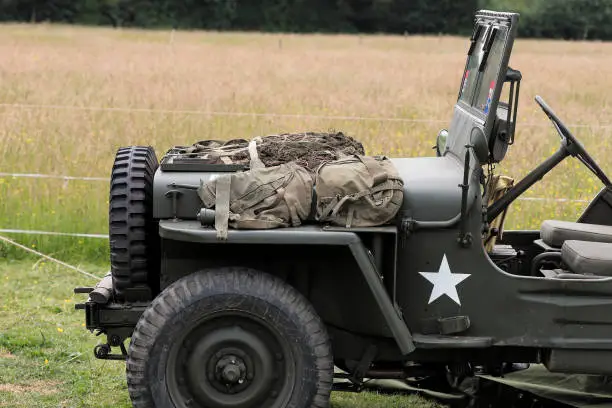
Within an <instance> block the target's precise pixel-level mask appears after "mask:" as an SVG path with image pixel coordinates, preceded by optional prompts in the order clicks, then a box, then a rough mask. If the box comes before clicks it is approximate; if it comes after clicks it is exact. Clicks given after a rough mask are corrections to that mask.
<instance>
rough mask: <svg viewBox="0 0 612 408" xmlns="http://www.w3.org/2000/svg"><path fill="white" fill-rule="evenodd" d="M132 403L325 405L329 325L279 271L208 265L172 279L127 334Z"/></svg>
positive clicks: (145, 407) (262, 407)
mask: <svg viewBox="0 0 612 408" xmlns="http://www.w3.org/2000/svg"><path fill="white" fill-rule="evenodd" d="M126 372H127V384H128V391H129V394H130V398H131V400H132V403H133V405H134V407H138V408H153V407H168V408H175V407H176V408H178V407H180V408H184V407H190V408H191V407H193V408H195V407H206V408H285V407H291V408H326V407H328V406H329V398H330V393H331V387H332V380H333V359H332V352H331V344H330V340H329V337H328V334H327V331H326V328H325V325H324V324H323V322H322V321H321V319H320V318H319V317H318V315H317V314H316V312H315V310H314V308H313V307H312V306H311V305H310V303H309V302H308V301H307V300H306V299H305V298H304V297H303V296H302V295H301V294H300V293H299V292H297V291H296V290H295V289H294V288H292V287H291V286H289V285H288V284H286V283H285V282H283V281H281V280H280V279H278V278H276V277H274V276H271V275H268V274H265V273H262V272H257V271H253V270H250V269H245V268H220V269H216V270H205V271H201V272H197V273H194V274H192V275H188V276H186V277H184V278H181V279H179V280H178V281H176V282H174V283H173V284H172V285H170V286H169V287H167V288H166V289H165V290H164V291H163V292H162V293H161V294H160V295H159V296H158V297H157V298H155V300H154V301H153V302H152V303H151V305H150V306H149V307H148V308H147V310H146V311H145V312H144V313H143V315H142V316H141V318H140V320H139V322H138V324H137V325H136V328H135V330H134V333H133V335H132V339H131V342H130V347H129V350H128V360H127V365H126Z"/></svg>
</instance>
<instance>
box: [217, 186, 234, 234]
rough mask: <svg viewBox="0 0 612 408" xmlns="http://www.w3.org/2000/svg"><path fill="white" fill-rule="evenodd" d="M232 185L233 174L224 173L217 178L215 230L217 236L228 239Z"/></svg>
mask: <svg viewBox="0 0 612 408" xmlns="http://www.w3.org/2000/svg"><path fill="white" fill-rule="evenodd" d="M231 187H232V176H231V175H230V174H224V175H222V176H220V177H219V178H218V179H217V182H216V186H215V197H216V200H215V201H216V203H215V230H217V238H218V239H221V240H224V241H225V240H226V239H227V230H228V228H229V215H230V189H231Z"/></svg>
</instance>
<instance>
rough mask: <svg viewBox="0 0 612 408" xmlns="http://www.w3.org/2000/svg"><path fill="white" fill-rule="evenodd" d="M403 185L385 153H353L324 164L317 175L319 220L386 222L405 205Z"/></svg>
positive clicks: (356, 224) (357, 224) (366, 224)
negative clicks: (381, 154)
mask: <svg viewBox="0 0 612 408" xmlns="http://www.w3.org/2000/svg"><path fill="white" fill-rule="evenodd" d="M403 186H404V183H403V181H402V179H401V178H400V176H399V173H398V172H397V169H396V168H395V166H394V165H393V163H392V162H391V160H389V159H388V158H387V157H384V156H380V157H371V156H362V155H352V156H347V157H344V158H341V159H338V160H334V161H330V162H326V163H323V164H321V165H320V166H319V167H318V168H317V170H316V175H315V194H316V216H315V219H316V220H317V221H320V222H329V223H331V224H333V225H339V226H344V227H346V228H350V227H351V226H353V227H372V226H377V225H383V224H386V223H388V222H389V221H390V220H392V219H393V218H394V217H395V215H396V214H397V212H398V211H399V209H400V207H401V205H402V201H403V198H404V194H403Z"/></svg>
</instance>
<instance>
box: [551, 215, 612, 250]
mask: <svg viewBox="0 0 612 408" xmlns="http://www.w3.org/2000/svg"><path fill="white" fill-rule="evenodd" d="M540 238H542V241H544V242H545V243H546V244H548V245H550V246H552V247H557V248H559V247H561V245H563V242H564V241H567V240H576V241H595V242H612V226H610V225H597V224H584V223H578V222H570V221H557V220H546V221H544V222H543V223H542V227H541V228H540Z"/></svg>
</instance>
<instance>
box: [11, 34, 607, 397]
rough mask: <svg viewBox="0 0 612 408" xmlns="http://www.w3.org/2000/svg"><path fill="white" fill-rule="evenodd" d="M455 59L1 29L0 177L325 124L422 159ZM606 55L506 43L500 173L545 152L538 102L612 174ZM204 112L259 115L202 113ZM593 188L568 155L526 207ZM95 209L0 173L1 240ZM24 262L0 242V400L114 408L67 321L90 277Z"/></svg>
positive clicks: (553, 213)
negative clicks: (506, 117) (506, 115)
mask: <svg viewBox="0 0 612 408" xmlns="http://www.w3.org/2000/svg"><path fill="white" fill-rule="evenodd" d="M466 50H467V43H466V40H465V39H462V38H452V37H390V36H363V37H358V36H344V35H339V36H319V35H308V36H297V35H296V36H293V35H264V34H239V33H235V34H220V33H201V32H177V33H170V32H162V31H156V32H152V31H139V30H111V29H102V28H80V27H64V26H47V25H38V26H30V25H3V26H0V119H1V120H0V151H2V160H1V161H0V172H7V173H44V174H61V175H72V176H93V177H107V176H108V175H109V171H110V167H111V164H112V161H113V158H114V153H115V151H116V149H117V148H118V147H119V146H125V145H131V144H150V145H153V146H154V147H155V148H156V150H157V152H158V155H159V154H161V153H163V152H164V151H165V150H167V149H168V148H170V147H171V146H173V145H177V144H191V143H193V142H195V141H198V140H203V139H210V138H219V139H229V138H235V137H242V138H250V137H253V136H256V135H264V134H270V133H279V132H292V131H308V130H329V129H335V130H341V131H344V132H345V133H348V134H350V135H351V136H354V137H356V138H357V139H359V140H361V141H362V142H363V143H364V145H365V146H366V148H367V151H368V153H370V154H377V153H384V154H387V155H388V156H392V157H398V156H417V155H418V156H422V155H433V151H432V149H431V147H432V146H433V144H434V141H435V137H436V134H437V132H438V130H439V129H441V128H444V127H447V126H448V124H449V120H450V117H451V113H452V112H451V109H452V106H453V104H454V102H455V99H456V95H457V91H458V86H459V80H460V75H461V72H462V69H463V64H464V58H465V52H466ZM611 51H612V45H611V44H606V43H581V42H573V43H565V42H555V41H531V40H520V39H519V40H518V42H517V43H516V46H515V52H514V55H513V58H512V61H511V65H512V66H513V67H514V68H517V69H520V70H522V72H523V78H524V82H523V85H522V87H521V101H520V102H521V105H520V110H519V123H518V134H517V139H516V144H515V145H514V146H512V148H511V150H510V152H509V155H508V158H507V160H506V161H505V162H504V163H503V165H501V166H498V171H500V172H503V173H505V174H509V175H512V176H514V177H515V178H517V179H518V178H520V177H522V176H524V175H525V174H526V173H527V172H528V171H529V170H530V169H531V168H533V167H534V166H535V165H536V164H537V163H539V162H541V161H543V160H544V159H545V158H546V157H547V156H549V155H550V154H551V153H552V152H553V151H554V150H555V149H556V148H557V146H558V142H559V139H558V137H557V136H556V134H555V133H554V131H553V129H552V127H551V126H550V124H549V123H548V122H547V121H546V120H545V117H544V115H543V113H542V112H541V111H540V110H539V108H538V107H537V105H536V104H535V102H534V101H533V97H534V96H535V95H536V94H540V95H542V96H543V97H544V98H545V100H546V101H547V102H548V103H549V104H550V105H551V106H552V107H553V108H554V109H555V110H556V111H557V113H558V114H559V115H560V116H561V117H562V118H563V119H564V120H565V121H566V123H569V124H574V125H579V126H570V128H572V129H573V130H574V131H575V133H576V135H577V136H578V137H579V138H580V139H581V140H582V141H583V142H584V144H585V146H586V147H587V149H588V150H589V152H591V153H592V155H593V156H594V157H595V158H596V159H597V160H598V161H599V162H600V164H601V166H602V167H603V168H604V170H606V171H610V170H612V168H611V164H610V161H609V160H606V159H607V158H608V157H609V156H610V154H611V153H612V151H611V150H612V146H611V144H610V140H611V139H610V137H611V136H612V130H611V127H610V126H606V125H609V124H612V109H610V105H611V104H612V100H611V98H610V96H609V93H608V92H607V88H609V87H610V86H611V85H612V80H611V79H610V77H609V75H607V74H608V70H609V69H608V67H609V66H610V63H611V62H612V52H611ZM91 108H95V109H91ZM211 111H215V112H225V113H232V112H233V113H236V112H242V113H257V114H260V115H235V114H218V115H210V114H206V113H205V112H211ZM266 113H276V114H281V115H286V116H266V115H261V114H266ZM299 115H314V116H315V117H312V116H299ZM333 116H340V117H342V118H331V117H333ZM357 117H359V118H361V119H357ZM381 118H403V119H410V120H413V121H412V122H408V121H399V120H385V119H381ZM599 187H600V186H599V184H598V182H597V180H596V179H595V178H594V177H593V176H592V175H591V174H590V173H589V172H588V171H587V170H586V169H585V168H584V167H582V165H580V164H579V163H578V162H577V161H575V160H568V161H566V162H565V163H564V164H562V165H561V166H560V167H559V168H557V169H556V170H555V171H554V172H553V174H551V175H550V176H549V177H547V178H546V179H544V180H543V181H542V182H541V183H539V184H538V185H537V186H536V187H535V188H534V189H533V190H532V191H530V192H529V193H528V196H529V197H542V198H546V199H554V198H570V199H589V198H591V197H592V196H593V195H594V194H595V193H596V192H597V191H598V190H599ZM107 199H108V184H107V183H106V182H104V181H75V180H72V181H64V180H56V179H28V178H13V177H0V229H3V228H4V229H8V228H13V229H28V230H29V229H32V230H46V231H59V232H81V233H105V232H106V231H107V205H108V201H107ZM585 206H586V204H585V203H580V202H579V203H575V202H568V203H559V202H555V201H544V202H542V201H519V202H517V203H515V204H514V205H513V207H512V209H511V211H510V214H509V217H508V228H537V227H538V226H539V224H540V221H541V220H542V219H543V218H544V217H554V218H558V219H574V218H575V217H576V216H577V215H578V214H579V213H580V211H581V210H582V209H583V208H584V207H585ZM11 236H12V237H13V238H14V239H16V240H18V241H19V242H22V243H24V244H25V245H27V246H29V247H32V248H36V249H40V250H42V251H43V252H45V253H49V254H52V255H54V256H57V257H59V258H61V259H65V260H68V261H71V262H81V263H82V264H83V265H84V267H85V268H86V269H87V270H91V271H93V272H96V273H98V274H101V273H102V272H103V271H105V270H106V269H107V258H108V249H107V245H108V243H107V241H105V240H94V239H85V238H58V237H46V236H25V235H11ZM24 257H25V255H24V253H23V252H22V251H21V250H19V249H15V248H12V247H9V246H7V245H4V244H0V279H1V280H0V282H1V284H0V299H2V302H1V303H0V311H1V315H0V316H2V317H1V318H0V406H11V407H15V406H37V407H38V406H48V407H57V406H62V407H64V406H65V407H68V406H70V407H73V406H88V407H89V406H92V407H94V406H95V407H104V406H113V407H124V406H125V407H127V406H128V398H127V393H126V391H125V386H124V384H125V379H124V375H123V367H122V365H121V364H120V363H117V362H101V361H98V360H95V359H94V358H93V356H92V347H93V345H94V344H95V343H96V341H97V339H96V338H94V337H93V336H92V335H91V334H89V333H88V332H86V331H85V330H84V329H83V327H81V324H82V316H81V314H80V313H77V312H75V311H74V310H73V305H74V302H75V301H76V300H77V298H75V297H74V296H73V295H72V288H73V287H74V286H77V285H79V284H91V282H88V281H87V280H86V279H87V278H84V277H82V276H80V275H75V274H74V273H72V272H70V271H66V270H64V269H58V268H57V267H55V266H50V265H48V264H44V263H36V264H34V262H33V261H31V260H18V261H17V259H19V258H24ZM333 406H334V407H335V408H356V407H357V408H359V407H366V406H367V407H374V408H376V407H383V406H385V407H391V406H392V407H426V406H432V405H430V404H429V403H428V402H424V401H423V400H420V399H416V398H400V397H397V398H396V397H386V398H381V397H378V396H376V395H374V394H366V395H365V396H363V395H361V396H354V395H335V396H334V405H333Z"/></svg>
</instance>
